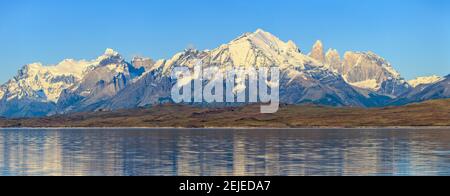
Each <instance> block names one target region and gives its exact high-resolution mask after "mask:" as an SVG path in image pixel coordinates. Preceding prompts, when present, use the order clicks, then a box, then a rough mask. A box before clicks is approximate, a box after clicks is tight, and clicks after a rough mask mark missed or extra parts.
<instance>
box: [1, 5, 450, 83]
mask: <svg viewBox="0 0 450 196" xmlns="http://www.w3.org/2000/svg"><path fill="white" fill-rule="evenodd" d="M257 28H262V29H264V30H266V31H269V32H271V33H273V34H274V35H276V36H278V37H280V38H281V39H282V40H286V41H287V40H289V39H291V40H293V41H295V42H296V43H297V45H298V46H299V47H300V48H301V49H302V50H303V51H305V52H309V51H310V48H311V46H312V44H313V43H314V42H315V41H316V40H317V39H320V40H322V41H323V42H324V45H325V47H326V48H328V47H332V48H336V49H338V50H339V52H341V55H342V53H343V52H344V51H347V50H356V51H369V50H370V51H374V52H375V53H378V54H380V55H381V56H383V57H385V58H386V59H388V60H389V61H390V62H391V63H392V64H393V65H394V66H395V68H396V69H397V70H399V71H400V72H401V73H402V75H403V76H404V77H405V78H407V79H411V78H413V77H416V76H422V75H432V74H437V75H441V76H444V75H447V74H450V1H448V0H289V1H288V0H258V1H256V0H64V1H60V0H39V1H36V0H14V1H1V2H0V44H1V46H2V47H0V68H1V72H0V82H1V83H3V82H5V81H6V80H8V79H9V78H11V77H12V76H13V75H15V74H16V72H17V70H18V69H19V68H20V67H22V66H23V65H25V64H28V63H32V62H42V63H44V64H56V63H58V62H59V61H61V60H63V59H65V58H74V59H92V58H95V57H97V56H99V55H101V54H102V53H103V51H104V50H105V49H106V48H114V49H115V50H117V51H118V52H120V53H121V54H122V55H124V57H125V58H127V59H130V58H131V57H132V56H134V55H144V56H148V57H152V58H153V59H160V58H169V57H171V56H172V55H174V54H175V53H177V52H179V51H182V50H183V49H185V48H187V47H190V46H195V47H196V48H198V49H212V48H216V47H217V46H219V45H221V44H223V43H227V42H229V41H231V40H232V39H234V38H235V37H237V36H239V35H241V34H242V33H244V32H253V31H255V30H256V29H257Z"/></svg>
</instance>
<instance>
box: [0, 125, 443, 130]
mask: <svg viewBox="0 0 450 196" xmlns="http://www.w3.org/2000/svg"><path fill="white" fill-rule="evenodd" d="M24 129H29V130H43V129H44V130H81V129H85V130H124V129H129V130H299V131H302V130H379V131H383V130H390V129H396V130H417V129H426V130H450V126H423V127H422V126H387V127H386V126H380V127H373V126H369V127H291V128H282V127H261V128H259V127H205V128H198V127H197V128H189V127H0V130H24Z"/></svg>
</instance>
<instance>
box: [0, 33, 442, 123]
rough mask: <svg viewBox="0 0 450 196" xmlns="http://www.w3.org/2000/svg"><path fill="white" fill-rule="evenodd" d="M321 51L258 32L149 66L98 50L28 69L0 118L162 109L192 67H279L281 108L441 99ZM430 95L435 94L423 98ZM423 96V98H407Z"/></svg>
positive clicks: (380, 66) (8, 93)
mask: <svg viewBox="0 0 450 196" xmlns="http://www.w3.org/2000/svg"><path fill="white" fill-rule="evenodd" d="M324 51H325V49H324V45H323V43H322V42H321V41H317V42H316V43H315V44H314V46H313V50H312V52H311V53H310V54H304V53H302V51H301V50H300V49H299V47H298V46H297V45H296V44H295V43H294V42H293V41H282V40H280V39H279V38H278V37H276V36H274V35H272V34H270V33H269V32H266V31H264V30H262V29H258V30H256V31H255V32H253V33H245V34H243V35H241V36H239V37H238V38H236V39H234V40H232V41H230V42H229V43H227V44H223V45H221V46H219V47H217V48H215V49H212V50H205V51H199V50H195V49H187V50H185V51H183V52H180V53H177V54H175V55H174V56H173V57H172V58H170V59H161V60H158V61H156V62H153V61H152V60H151V59H150V58H140V57H135V58H133V60H132V61H131V63H129V62H127V61H126V60H125V59H124V58H123V57H122V56H121V55H120V54H119V53H118V52H116V51H114V50H113V49H106V51H105V52H104V53H103V54H102V55H101V56H99V57H98V58H96V59H93V60H88V61H87V60H79V61H77V60H72V59H66V60H64V61H62V62H60V63H58V64H57V65H54V66H43V65H42V64H39V63H34V64H29V65H26V66H24V67H23V68H22V69H21V70H19V72H18V74H17V75H16V76H15V77H14V78H13V79H11V80H9V81H8V82H7V83H5V84H3V85H1V86H0V115H1V116H6V117H36V116H46V115H55V114H64V113H72V112H86V111H104V110H117V109H132V108H136V107H144V106H148V105H158V104H164V103H167V102H171V98H170V88H171V86H172V85H173V84H174V83H175V82H176V80H173V79H171V78H170V73H171V70H172V69H173V68H175V67H179V66H186V67H188V68H190V69H193V67H194V65H195V64H196V63H198V62H199V60H200V61H201V62H202V63H203V65H204V66H206V67H209V66H217V67H219V68H220V69H221V71H223V70H225V69H227V68H234V67H249V66H250V67H256V68H258V67H271V66H276V67H279V68H280V71H281V75H280V77H281V78H280V99H281V102H282V103H285V104H307V103H313V104H320V105H330V106H338V107H341V106H353V107H382V106H386V105H389V104H393V103H396V104H407V103H411V102H417V100H421V101H424V100H427V98H429V99H431V98H433V99H435V98H447V96H449V95H447V94H446V93H441V91H445V92H447V91H446V89H448V88H449V87H448V86H446V85H441V86H439V87H438V86H433V84H437V83H439V82H442V80H441V81H438V80H433V81H428V80H426V81H425V82H424V81H419V82H421V83H423V84H421V85H419V86H421V87H422V88H421V89H418V88H415V86H413V85H415V83H414V84H413V85H411V84H410V83H409V82H408V81H406V80H405V79H404V78H403V77H401V75H400V74H399V73H398V72H397V71H396V70H395V68H394V66H393V65H391V64H390V63H389V62H388V61H387V60H385V59H384V58H382V57H380V56H378V55H376V54H375V53H373V52H345V53H344V56H342V57H341V56H340V54H339V52H338V51H337V50H335V49H328V50H327V52H326V53H325V52H324ZM424 86H427V88H423V87H424ZM416 87H417V86H416ZM433 88H437V89H443V90H441V91H439V92H434V91H432V90H429V89H433ZM425 89H428V91H429V92H428V96H426V97H422V98H420V99H419V98H416V97H414V96H421V95H420V92H422V91H423V90H425ZM244 90H245V89H244ZM429 94H432V95H429ZM399 100H402V101H399Z"/></svg>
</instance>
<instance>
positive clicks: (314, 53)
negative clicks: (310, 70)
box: [310, 40, 326, 63]
mask: <svg viewBox="0 0 450 196" xmlns="http://www.w3.org/2000/svg"><path fill="white" fill-rule="evenodd" d="M310 57H311V58H313V59H315V60H317V61H319V62H321V63H325V62H326V61H325V52H324V49H323V44H322V41H320V40H317V41H316V43H315V44H314V46H313V48H312V50H311V54H310Z"/></svg>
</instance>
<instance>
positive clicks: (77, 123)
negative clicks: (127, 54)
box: [0, 99, 450, 128]
mask: <svg viewBox="0 0 450 196" xmlns="http://www.w3.org/2000/svg"><path fill="white" fill-rule="evenodd" d="M416 126H419V127H425V126H447V127H448V126H450V99H447V100H435V101H428V102H425V103H418V104H411V105H407V106H401V107H387V108H372V109H364V108H349V107H344V108H334V107H324V106H312V105H311V106H297V105H282V106H281V108H280V110H279V112H277V113H275V114H261V113H260V107H259V105H251V106H245V107H236V108H215V109H211V108H201V107H194V106H185V105H164V106H155V107H152V108H148V109H135V110H120V111H114V112H95V113H77V114H72V115H64V116H53V117H45V118H31V119H5V118H2V119H0V127H154V128H156V127H185V128H208V127H217V128H219V127H240V128H246V127H247V128H259V127H261V128H264V127H271V128H309V127H324V128H325V127H345V128H352V127H416Z"/></svg>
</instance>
